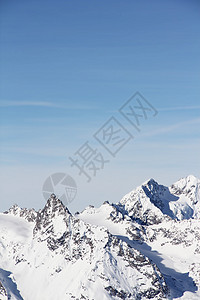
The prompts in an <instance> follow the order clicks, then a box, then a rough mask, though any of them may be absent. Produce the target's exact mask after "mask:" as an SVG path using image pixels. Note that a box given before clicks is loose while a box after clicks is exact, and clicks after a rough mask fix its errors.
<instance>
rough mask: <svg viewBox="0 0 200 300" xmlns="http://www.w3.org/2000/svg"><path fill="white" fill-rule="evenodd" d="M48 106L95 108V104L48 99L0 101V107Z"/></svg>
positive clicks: (77, 108) (75, 108) (78, 108)
mask: <svg viewBox="0 0 200 300" xmlns="http://www.w3.org/2000/svg"><path fill="white" fill-rule="evenodd" d="M20 106H21V107H22V106H24V107H26V106H27V107H28V106H30V107H34V106H35V107H49V108H61V109H71V110H92V109H97V106H94V105H90V104H80V103H78V102H77V103H76V102H74V103H68V104H65V103H58V102H49V101H10V100H6V101H0V107H20Z"/></svg>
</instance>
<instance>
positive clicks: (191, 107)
mask: <svg viewBox="0 0 200 300" xmlns="http://www.w3.org/2000/svg"><path fill="white" fill-rule="evenodd" d="M157 109H158V111H177V110H194V109H200V105H191V106H177V107H176V106H172V107H163V108H157Z"/></svg>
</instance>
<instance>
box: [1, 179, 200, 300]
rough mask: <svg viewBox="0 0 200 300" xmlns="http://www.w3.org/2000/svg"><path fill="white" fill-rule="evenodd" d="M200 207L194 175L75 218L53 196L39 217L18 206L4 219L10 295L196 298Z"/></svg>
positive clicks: (152, 185)
mask: <svg viewBox="0 0 200 300" xmlns="http://www.w3.org/2000/svg"><path fill="white" fill-rule="evenodd" d="M181 190H182V193H181ZM179 202H181V203H182V205H180V204H179ZM198 205H199V180H198V179H195V178H194V177H191V176H189V177H188V178H186V179H182V180H181V181H179V182H177V183H176V184H174V185H172V186H171V187H169V188H168V187H165V186H162V185H159V184H158V183H157V182H156V181H154V180H153V179H151V180H148V181H147V182H145V183H144V184H143V185H141V186H140V187H138V188H137V189H136V190H134V191H132V192H131V193H129V194H127V195H126V196H125V197H123V199H122V200H121V201H120V202H119V203H117V204H110V203H109V202H105V203H104V204H103V205H102V206H101V207H100V208H95V207H93V206H90V207H88V208H86V209H85V210H84V211H83V212H82V213H79V214H76V215H75V216H73V215H72V214H71V213H70V212H69V210H68V209H67V208H66V207H65V206H64V205H63V204H62V202H61V201H60V200H59V199H57V198H56V196H55V195H54V194H52V195H51V197H50V198H49V199H48V201H47V203H46V205H45V207H44V208H43V209H42V210H40V211H39V212H35V211H34V210H29V209H21V208H19V207H17V206H13V207H12V208H11V209H10V210H9V211H7V212H6V213H5V214H0V225H1V226H0V228H1V229H0V239H1V244H0V264H1V268H2V270H3V272H2V274H11V275H9V276H7V277H5V276H4V277H3V280H4V281H5V283H6V287H5V292H6V293H7V294H8V295H12V297H15V298H13V299H28V300H33V299H34V300H37V299H38V300H40V299H44V300H45V299H48V300H51V299H52V300H54V299H58V300H60V299H67V300H68V299H88V300H92V299H94V300H98V299H100V300H102V299H166V298H168V299H175V298H176V299H195V297H199V296H200V294H199V292H198V287H199V284H200V282H199V261H200V249H199V244H200V225H199V219H198V218H199V215H198ZM187 206H188V207H189V208H188V207H187ZM186 208H187V209H186ZM190 209H191V210H190ZM6 272H7V273H6ZM0 280H1V278H0ZM16 286H17V288H16ZM0 287H1V286H0ZM14 287H15V288H14ZM13 291H14V292H13ZM3 292H4V290H3V287H2V293H3ZM2 295H3V294H2ZM2 297H3V296H2ZM185 297H186V298H185ZM2 299H3V298H2ZM196 299H198V298H196Z"/></svg>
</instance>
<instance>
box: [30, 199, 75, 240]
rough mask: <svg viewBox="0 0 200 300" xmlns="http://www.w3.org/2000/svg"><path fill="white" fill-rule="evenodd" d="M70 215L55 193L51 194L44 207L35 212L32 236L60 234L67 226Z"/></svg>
mask: <svg viewBox="0 0 200 300" xmlns="http://www.w3.org/2000/svg"><path fill="white" fill-rule="evenodd" d="M71 218H72V215H71V213H70V211H69V210H68V209H67V208H66V207H65V206H64V204H63V203H62V201H60V200H59V199H58V198H57V197H56V195H55V194H51V196H50V198H49V199H48V200H47V203H46V205H45V207H44V208H43V209H42V210H40V211H39V212H38V213H37V218H36V225H35V227H34V230H33V232H34V236H37V234H38V233H39V234H40V235H42V236H43V238H45V236H46V237H47V236H49V235H51V234H52V235H53V236H60V235H62V234H63V232H65V231H66V228H67V227H68V226H69V223H70V219H71Z"/></svg>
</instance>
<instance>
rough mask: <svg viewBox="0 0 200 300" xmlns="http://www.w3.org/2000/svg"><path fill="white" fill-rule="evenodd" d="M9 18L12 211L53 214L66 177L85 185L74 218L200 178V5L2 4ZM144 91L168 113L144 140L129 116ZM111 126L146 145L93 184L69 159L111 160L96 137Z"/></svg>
mask: <svg viewBox="0 0 200 300" xmlns="http://www.w3.org/2000/svg"><path fill="white" fill-rule="evenodd" d="M0 19H1V21H0V22H1V24H0V25H1V26H0V27H1V31H0V60H1V69H0V125H1V130H0V146H1V149H0V164H1V173H0V182H1V184H0V185H1V195H2V199H4V200H3V201H1V206H2V209H1V210H4V209H6V208H8V207H9V206H10V205H11V204H13V202H17V203H18V204H19V205H21V206H28V207H36V208H40V207H42V206H43V205H44V199H43V196H42V186H43V183H44V181H45V179H46V178H47V177H48V176H49V175H51V174H53V173H56V172H66V173H68V174H71V176H73V178H74V179H75V180H76V182H77V185H78V195H77V197H76V199H75V200H74V201H73V202H72V203H71V204H70V205H69V208H70V209H71V210H72V211H75V210H81V209H83V208H84V207H85V206H87V205H88V204H93V205H96V206H98V205H100V204H101V203H102V202H103V201H105V200H109V201H111V202H116V201H119V200H120V198H121V197H122V196H123V195H124V194H125V193H127V192H129V191H130V190H131V189H133V188H134V187H136V186H137V185H140V184H141V183H142V182H144V181H145V180H147V179H148V178H149V177H154V179H156V180H157V181H159V182H160V183H162V184H166V185H168V184H171V183H172V182H174V181H176V180H178V179H179V178H180V177H183V176H187V175H189V174H194V175H195V176H197V177H200V175H199V166H200V161H199V153H200V140H199V134H200V129H199V128H200V126H199V125H200V100H199V99H200V84H199V79H200V56H199V53H200V35H199V28H200V3H199V1H197V0H196V1H195V0H191V1H184V0H180V1H179V0H173V1H172V0H168V1H164V0H162V1H161V0H159V1H158V0H157V1H156V0H152V1H143V0H142V1H135V0H133V1H110V0H109V1H96V0H95V1H91V0H90V1H88V0H85V1H79V0H78V1H68V0H65V1H63V0H58V1H55V0H54V1H53V0H48V1H38V0H36V1H25V0H18V1H14V0H10V1H3V0H1V2H0ZM136 91H139V92H140V93H141V94H142V95H143V96H144V97H145V98H146V99H147V100H148V101H149V102H150V103H151V104H152V105H153V106H154V107H155V108H156V109H157V110H158V115H157V116H156V117H155V118H149V119H148V120H146V122H145V123H144V124H143V127H142V131H141V133H139V134H138V133H137V132H136V131H134V129H133V128H131V126H130V124H128V123H127V122H126V120H123V118H122V116H121V115H120V114H119V112H118V109H119V108H120V107H121V106H122V105H123V103H125V102H126V101H127V100H128V99H129V98H130V97H131V96H132V95H133V94H134V93H135V92H136ZM111 116H114V117H115V118H117V119H118V120H119V121H120V122H122V123H123V125H124V126H126V128H127V129H128V130H129V131H131V133H132V134H133V135H134V136H135V138H134V140H133V141H130V142H129V143H128V144H127V145H126V146H125V147H124V148H123V149H122V150H121V151H120V152H119V153H118V155H117V156H116V157H115V158H112V157H109V158H110V163H109V164H107V165H106V166H105V168H104V169H103V170H101V171H100V172H99V173H98V174H97V176H96V178H94V179H93V180H92V182H91V183H89V184H88V183H86V180H85V178H84V176H79V175H78V170H77V169H76V168H74V167H73V168H72V167H71V166H70V161H69V159H68V157H69V156H72V155H73V154H74V153H75V151H76V150H77V149H78V148H80V146H81V145H82V144H83V143H84V142H86V141H89V142H90V143H91V144H92V143H93V144H94V146H95V147H98V149H99V151H102V152H103V149H102V148H101V146H100V145H98V144H95V141H94V138H93V134H94V133H95V132H96V131H97V130H98V129H99V128H100V127H101V126H102V125H103V124H104V123H105V122H106V121H107V120H108V119H109V118H110V117H111ZM104 153H105V152H104Z"/></svg>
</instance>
